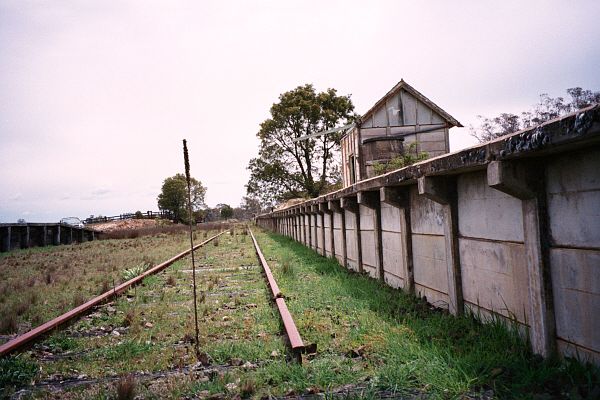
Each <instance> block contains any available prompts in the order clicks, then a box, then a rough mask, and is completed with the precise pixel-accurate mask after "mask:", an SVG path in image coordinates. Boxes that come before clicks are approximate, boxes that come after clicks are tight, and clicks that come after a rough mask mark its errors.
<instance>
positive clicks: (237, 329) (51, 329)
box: [0, 230, 306, 391]
mask: <svg viewBox="0 0 600 400" xmlns="http://www.w3.org/2000/svg"><path fill="white" fill-rule="evenodd" d="M226 232H227V231H224V232H221V233H219V234H217V235H215V236H213V237H211V238H209V239H207V240H205V241H203V242H202V243H200V244H199V245H197V246H195V247H194V250H195V251H198V250H200V249H201V248H202V247H207V246H208V245H209V244H210V242H211V241H215V240H219V237H221V236H222V235H224V234H225V233H226ZM248 233H249V235H246V234H245V233H240V232H238V233H237V235H236V236H234V235H233V234H232V235H225V236H222V238H221V241H224V240H229V241H235V242H236V243H238V242H240V241H242V240H243V241H244V243H243V244H240V245H239V247H240V249H239V254H238V253H237V250H236V252H235V253H233V254H232V253H231V252H227V251H225V249H223V252H222V254H223V256H221V257H219V256H213V255H212V254H210V255H209V253H211V252H214V251H221V250H220V249H219V248H218V247H217V246H218V243H215V247H214V248H213V246H209V247H208V249H207V251H203V253H206V256H205V257H204V258H202V257H200V260H199V265H198V267H197V272H196V273H197V276H198V278H199V290H200V296H201V300H200V302H201V303H202V304H201V306H202V307H201V320H200V324H201V325H200V330H201V340H200V348H201V350H203V349H204V348H206V347H211V344H213V342H219V344H220V345H219V346H216V350H215V351H214V354H213V352H210V351H209V354H210V357H211V359H210V362H209V364H210V365H216V366H223V365H230V366H232V367H237V366H241V365H243V364H241V365H237V364H238V362H237V359H239V358H244V359H247V358H246V357H243V355H241V354H237V353H236V351H235V348H236V347H238V346H241V347H244V348H245V349H246V350H244V351H251V350H250V349H251V348H252V347H253V346H255V347H259V348H260V347H264V342H265V341H268V342H269V343H270V344H269V346H267V351H268V352H269V353H270V356H271V357H272V358H280V357H284V358H287V359H299V357H300V354H301V353H302V352H303V351H305V350H306V346H305V345H304V343H303V341H302V339H301V337H300V333H299V332H298V329H297V328H296V325H295V323H294V320H293V318H292V316H291V314H290V312H289V310H288V309H287V306H286V305H285V299H284V298H283V296H282V295H281V292H280V291H279V288H278V287H277V283H276V282H275V279H274V277H273V274H272V272H271V270H270V267H269V265H268V263H267V260H266V259H265V257H264V255H263V254H262V251H261V249H260V247H259V245H258V242H257V241H256V238H255V236H254V234H253V233H252V232H251V231H250V230H248ZM246 237H247V238H250V240H246ZM223 238H225V239H223ZM232 238H233V239H232ZM246 241H247V242H248V243H246ZM250 242H251V243H252V246H250ZM226 246H228V244H227V245H226ZM224 247H225V246H224ZM251 249H253V250H254V252H255V253H256V254H252V253H253V252H252V250H251ZM209 250H210V251H209ZM189 254H190V250H187V251H184V252H182V253H180V254H178V255H176V256H175V257H172V258H171V259H169V260H167V261H165V262H163V263H161V264H159V265H157V266H155V267H153V268H151V269H150V270H148V271H146V272H144V273H143V274H141V275H139V276H137V277H135V278H133V279H131V280H129V281H127V282H125V283H123V284H121V285H119V286H117V287H115V288H114V289H112V290H110V291H109V292H106V293H103V294H101V295H100V296H97V297H95V298H93V299H91V300H89V301H88V302H86V303H84V304H83V305H81V306H79V307H76V308H74V309H72V310H70V311H68V312H66V313H64V314H63V315H61V316H59V317H57V318H54V319H53V320H51V321H48V322H46V323H44V324H42V325H41V326H39V327H37V328H35V329H32V330H31V331H29V332H27V333H25V334H23V335H21V336H18V337H16V338H14V339H12V340H10V341H9V342H7V343H5V344H3V345H2V346H0V351H1V353H0V354H1V355H2V356H7V355H10V354H14V353H22V352H23V351H26V352H27V353H28V354H29V357H30V358H32V359H34V360H36V362H37V363H38V364H39V365H40V367H41V369H42V370H44V371H47V373H46V374H45V375H44V376H41V377H40V380H39V381H38V382H37V383H35V384H34V385H31V386H29V388H28V390H40V389H41V390H49V391H57V390H63V389H69V388H71V387H75V386H82V385H83V386H85V385H94V384H103V383H106V382H114V381H117V380H118V379H119V377H120V376H123V375H125V374H132V375H133V376H137V375H141V376H149V377H152V376H154V375H156V376H157V377H161V376H162V375H161V371H171V372H169V373H167V374H164V375H165V377H166V378H170V377H174V376H175V375H177V373H175V372H172V371H180V372H181V373H182V374H183V375H185V371H186V370H187V369H190V368H191V366H192V365H195V364H196V363H195V362H194V361H195V360H193V357H192V356H190V355H191V354H192V353H193V352H191V348H192V347H193V346H192V343H191V340H192V339H191V338H190V337H189V335H187V334H185V335H183V336H181V331H182V330H187V328H189V326H187V325H186V323H187V322H185V321H187V317H189V315H190V314H191V312H190V311H191V305H190V303H191V298H192V296H191V288H190V285H189V284H190V282H191V279H190V276H189V275H190V273H191V271H189V270H188V268H189V267H188V266H187V264H185V263H177V264H175V263H176V262H177V261H181V260H183V259H184V258H185V257H186V256H188V255H189ZM197 257H198V255H197ZM225 257H229V258H230V259H228V260H226V261H222V260H221V258H225ZM257 259H258V265H257ZM184 261H185V260H184ZM173 264H175V267H174V268H169V269H167V268H168V267H170V266H172V265H173ZM236 264H237V265H236ZM257 266H258V268H257ZM160 272H163V273H162V274H159V273H160ZM167 275H174V276H177V283H176V284H175V285H172V286H169V284H168V283H167V282H168V281H169V278H168V276H167ZM147 282H150V283H147ZM136 286H137V288H136V289H135V293H134V294H132V291H133V289H132V288H135V287H136ZM165 287H166V289H164V288H165ZM165 293H166V294H165ZM124 294H127V296H123V295H124ZM142 298H145V299H146V300H140V299H142ZM157 308H158V309H161V312H162V313H163V314H160V313H157V312H155V311H153V310H155V309H157ZM132 309H135V310H136V311H135V312H136V313H138V314H140V315H143V317H142V318H143V320H142V321H141V322H140V324H141V331H142V332H141V333H139V332H137V333H135V332H134V331H135V329H138V330H139V327H138V328H135V326H134V324H133V323H131V325H130V326H123V324H122V323H121V322H120V321H122V320H126V319H127V318H128V315H129V313H131V310H132ZM163 309H164V310H163ZM275 310H276V311H277V313H278V315H277V313H275V312H274V311H275ZM253 314H259V315H260V317H253V316H252V315H253ZM160 315H162V316H163V317H165V319H167V320H168V321H166V323H165V324H162V325H161V323H160V318H159V316H160ZM264 315H266V316H267V317H268V319H267V318H265V319H263V316H264ZM259 318H260V319H261V321H262V322H260V323H257V324H256V326H253V322H254V321H253V320H258V319H259ZM277 319H280V321H278V320H277ZM75 320H76V322H75ZM145 321H148V322H145ZM149 321H152V322H149ZM182 321H184V323H183V324H182V325H183V326H182V327H180V328H178V329H171V330H169V329H168V328H166V329H161V327H162V326H173V325H175V324H176V323H177V322H179V323H181V322H182ZM265 321H266V322H265ZM154 325H156V329H154V330H156V334H154V333H150V334H149V335H146V336H144V335H145V334H146V331H153V328H155V327H154ZM213 325H214V326H213ZM59 327H63V329H62V330H59V329H57V328H59ZM281 327H283V332H282V331H281ZM164 330H168V331H169V332H168V334H166V335H162V336H164V338H165V339H166V342H163V343H161V337H162V336H161V333H160V332H161V331H164ZM177 331H179V337H177V336H176V335H177V333H178V332H177ZM281 333H283V335H281ZM134 336H135V337H136V338H137V337H139V336H142V337H148V338H149V339H148V340H142V339H135V340H134V339H132V337H134ZM281 339H284V340H281ZM169 341H170V343H169ZM56 342H59V343H60V342H68V343H71V342H77V343H80V342H81V343H84V344H77V350H70V349H69V346H66V349H65V348H61V347H60V346H56V345H54V344H53V343H56ZM221 342H222V343H221ZM244 343H246V344H244ZM285 344H288V345H289V349H290V350H289V352H287V351H285V350H284V349H285ZM127 346H130V347H131V348H132V349H133V350H127V351H132V352H135V351H138V350H136V349H138V348H140V349H142V350H141V352H140V353H139V355H140V357H138V358H136V357H133V358H134V359H135V360H133V361H132V362H131V364H130V365H129V366H126V365H121V364H119V363H118V362H117V364H119V365H118V366H116V367H114V368H113V367H112V366H111V364H110V361H111V359H114V361H118V357H117V356H114V355H112V353H111V352H112V349H113V348H123V347H127ZM82 347H83V348H82ZM155 347H160V349H159V350H156V349H155ZM228 349H234V350H233V351H231V352H230V354H228V353H227V351H226V350H228ZM144 353H147V354H150V357H149V358H156V359H158V361H156V364H157V365H156V368H157V369H156V370H155V371H152V370H150V372H148V369H149V368H151V367H152V366H151V365H148V364H145V363H144V362H142V361H140V359H141V358H143V357H144ZM160 353H164V354H166V355H168V357H167V356H165V357H161V356H160V355H159V354H160ZM286 353H287V354H288V355H287V356H286ZM107 354H108V355H107ZM102 358H104V359H106V361H104V360H101V359H102ZM165 360H167V361H166V362H165ZM136 362H137V366H136ZM96 363H97V364H98V366H97V367H96V366H94V367H87V366H86V365H88V364H96ZM65 369H67V370H69V369H71V370H73V371H77V373H73V374H71V375H69V374H68V373H67V374H65V373H64V372H63V371H64V370H65ZM95 369H98V370H103V371H106V370H108V371H111V372H114V373H110V374H108V375H106V374H103V373H94V372H93V371H94V370H95ZM192 369H193V368H192ZM221 369H222V368H221ZM88 370H89V371H92V373H89V372H87V371H88ZM144 371H146V372H144ZM153 374H154V375H153ZM180 375H181V374H180ZM61 382H62V383H61ZM63 383H64V384H63Z"/></svg>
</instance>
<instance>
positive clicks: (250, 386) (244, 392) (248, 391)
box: [240, 378, 256, 398]
mask: <svg viewBox="0 0 600 400" xmlns="http://www.w3.org/2000/svg"><path fill="white" fill-rule="evenodd" d="M255 390H256V382H254V380H253V379H251V378H249V379H246V380H244V381H243V382H242V384H241V385H240V396H242V398H248V397H250V396H252V394H253V393H254V392H255Z"/></svg>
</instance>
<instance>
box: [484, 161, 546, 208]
mask: <svg viewBox="0 0 600 400" xmlns="http://www.w3.org/2000/svg"><path fill="white" fill-rule="evenodd" d="M531 172H533V171H526V170H525V169H524V168H518V167H517V165H516V164H515V163H507V162H506V161H492V162H491V163H489V164H488V166H487V181H488V185H489V186H490V187H492V188H494V189H496V190H499V191H501V192H504V193H506V194H509V195H511V196H513V197H516V198H517V199H521V200H526V199H532V198H534V197H536V192H535V190H533V188H534V187H535V182H533V179H534V177H533V175H534V174H532V173H531ZM536 175H538V174H536Z"/></svg>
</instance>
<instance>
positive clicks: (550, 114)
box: [469, 87, 600, 143]
mask: <svg viewBox="0 0 600 400" xmlns="http://www.w3.org/2000/svg"><path fill="white" fill-rule="evenodd" d="M567 94H568V95H569V97H570V99H567V100H565V99H564V98H563V97H560V96H559V97H555V98H553V97H550V96H548V94H547V93H542V94H541V95H540V101H539V103H537V104H536V105H535V106H534V107H533V108H532V109H531V110H529V111H524V112H522V113H521V115H516V114H512V113H501V114H500V115H498V116H496V117H493V118H488V117H483V116H481V115H478V116H477V118H478V119H479V125H478V126H473V125H471V126H470V128H469V129H470V131H471V135H472V136H474V137H475V138H477V140H478V141H479V142H482V143H483V142H487V141H489V140H492V139H495V138H497V137H500V136H504V135H508V134H509V133H514V132H517V131H519V130H522V129H527V128H530V127H532V126H536V125H539V124H541V123H544V122H546V121H549V120H551V119H554V118H558V117H560V116H562V115H565V114H568V113H570V112H573V111H577V110H579V109H582V108H585V107H588V106H590V105H592V104H594V103H600V91H596V92H595V91H591V90H584V89H582V88H580V87H575V88H570V89H567Z"/></svg>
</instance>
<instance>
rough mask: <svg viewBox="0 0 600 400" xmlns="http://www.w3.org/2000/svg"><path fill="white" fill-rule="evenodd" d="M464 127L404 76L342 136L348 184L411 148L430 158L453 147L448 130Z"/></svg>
mask: <svg viewBox="0 0 600 400" xmlns="http://www.w3.org/2000/svg"><path fill="white" fill-rule="evenodd" d="M454 126H458V127H462V125H461V124H460V122H458V121H457V120H456V119H454V117H452V116H451V115H450V114H448V113H447V112H446V111H444V110H442V109H441V108H440V107H438V106H437V105H436V104H434V103H433V102H432V101H431V100H429V99H428V98H427V97H425V96H423V95H422V94H421V93H419V92H418V91H417V90H416V89H414V88H413V87H412V86H410V85H409V84H408V83H406V82H404V80H401V81H400V82H399V83H398V84H397V85H396V86H394V87H393V88H392V90H390V91H389V92H388V93H387V94H386V95H385V96H383V97H382V98H381V99H380V100H379V101H378V102H377V103H375V105H374V106H373V107H371V109H370V110H369V111H367V112H366V114H364V115H363V116H362V118H361V119H360V121H357V123H356V125H355V126H354V127H353V128H351V129H350V130H349V131H348V132H347V133H346V134H345V135H344V136H343V137H342V139H341V145H342V160H343V161H342V164H343V165H342V171H343V182H344V187H348V186H350V185H353V184H354V183H356V182H358V181H361V180H363V179H367V178H371V177H373V176H374V175H375V173H374V171H373V164H374V163H376V162H380V163H385V162H387V161H389V160H391V159H392V158H394V157H395V156H398V155H400V154H403V152H404V151H408V149H410V148H411V147H410V145H411V143H415V146H413V150H412V151H414V152H419V153H421V152H425V153H427V155H428V158H431V157H436V156H439V155H442V154H445V153H448V152H449V151H450V143H449V140H448V131H449V129H450V128H452V127H454Z"/></svg>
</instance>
